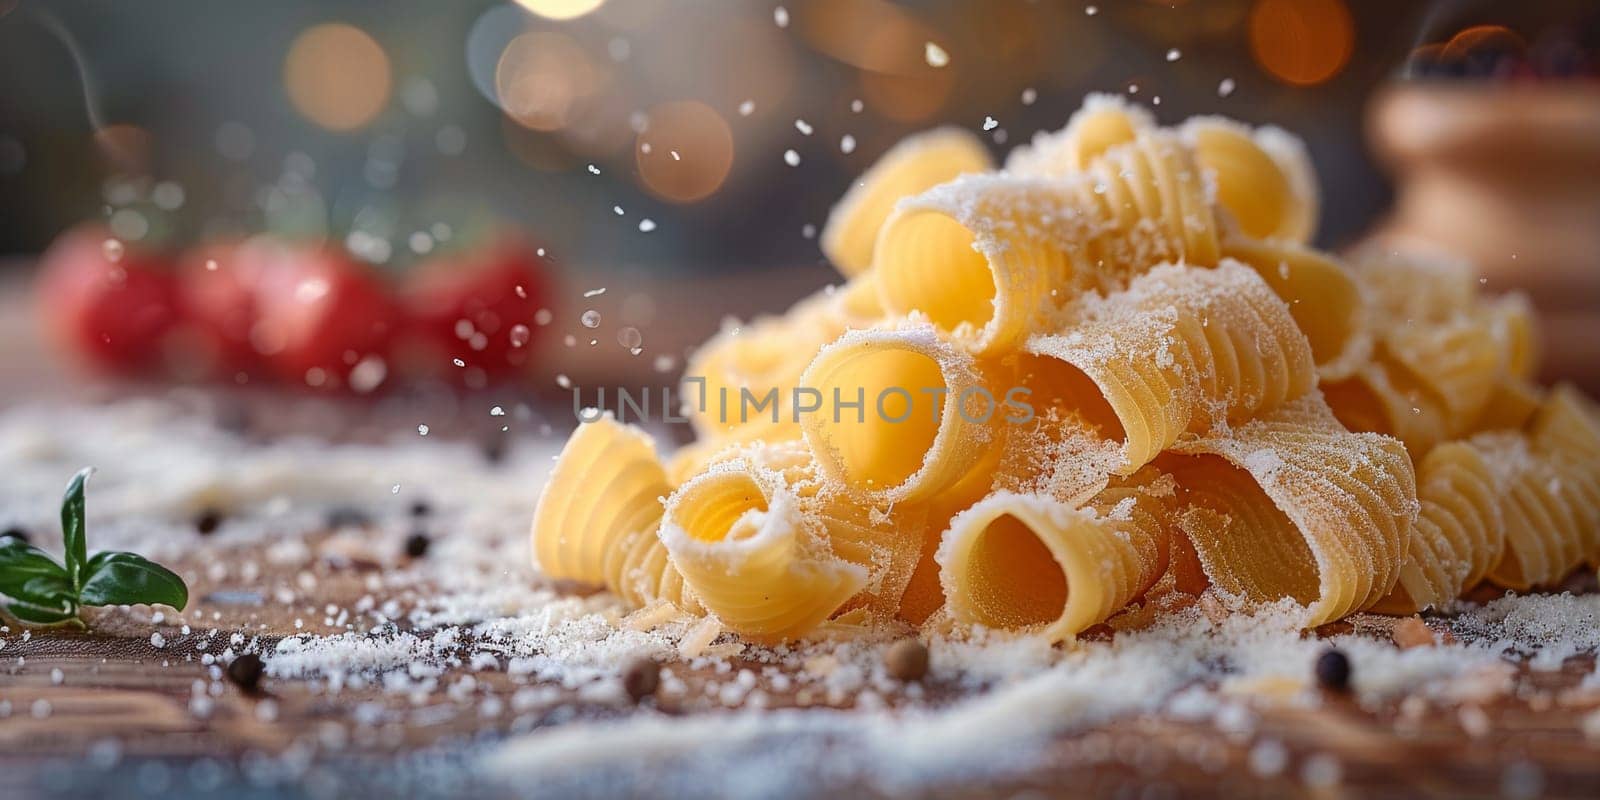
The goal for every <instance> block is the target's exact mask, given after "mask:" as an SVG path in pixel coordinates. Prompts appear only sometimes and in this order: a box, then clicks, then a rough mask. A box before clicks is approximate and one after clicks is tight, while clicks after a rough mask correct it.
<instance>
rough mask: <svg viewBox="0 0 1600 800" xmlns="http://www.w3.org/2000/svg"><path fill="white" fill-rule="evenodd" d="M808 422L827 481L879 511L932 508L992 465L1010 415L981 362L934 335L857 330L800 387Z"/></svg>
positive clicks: (828, 351) (826, 353) (916, 330)
mask: <svg viewBox="0 0 1600 800" xmlns="http://www.w3.org/2000/svg"><path fill="white" fill-rule="evenodd" d="M800 385H801V386H802V387H806V388H809V389H812V390H815V391H816V392H817V396H816V399H817V402H818V405H819V407H818V409H817V410H816V411H814V412H812V413H809V414H806V415H804V416H802V418H801V425H802V427H803V429H804V433H805V439H806V442H807V443H808V444H809V445H810V446H811V450H812V452H813V453H815V454H816V458H817V463H818V466H819V468H820V470H821V472H822V474H823V475H825V476H827V477H828V478H830V479H832V480H835V481H838V482H840V483H842V484H843V485H845V486H847V487H849V488H850V489H851V491H853V492H854V493H856V495H857V496H858V497H861V498H863V499H866V500H867V501H869V502H875V503H898V502H903V501H916V500H922V499H926V498H928V497H930V496H932V495H933V494H935V493H937V492H940V491H942V490H945V489H948V488H949V487H951V486H953V485H955V484H956V483H957V482H958V481H959V480H961V478H962V477H963V476H965V475H966V474H967V473H968V470H969V468H970V467H971V466H972V465H973V464H974V463H976V462H979V461H981V460H983V459H984V458H985V456H986V454H987V453H988V451H989V450H990V449H991V447H992V445H993V443H994V442H995V441H996V434H995V430H994V429H995V427H996V425H997V424H998V422H999V420H1000V418H1001V415H1003V414H1005V413H1006V412H1005V411H1004V410H1003V409H1002V408H1001V407H1000V404H1001V402H1003V399H1002V398H998V397H995V395H994V394H992V393H991V392H990V391H989V389H988V388H987V386H986V382H985V380H984V377H983V374H982V373H981V372H980V370H979V367H978V364H977V362H976V361H975V360H974V359H973V358H972V356H970V355H968V354H966V353H965V352H963V351H962V350H960V349H959V348H957V347H955V346H953V345H951V344H950V343H949V342H947V341H944V340H943V339H941V338H939V336H938V335H937V334H936V333H935V332H934V331H933V329H932V328H929V327H927V326H919V327H909V328H905V329H901V330H895V331H852V332H850V333H848V334H846V335H844V336H843V337H841V338H840V339H839V340H838V341H836V342H834V343H833V344H831V345H828V346H827V347H825V348H823V350H822V352H820V353H818V354H817V357H816V359H815V360H813V361H812V363H811V366H810V367H808V368H807V369H806V372H805V374H804V375H803V376H801V379H800Z"/></svg>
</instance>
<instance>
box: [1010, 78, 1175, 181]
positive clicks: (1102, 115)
mask: <svg viewBox="0 0 1600 800" xmlns="http://www.w3.org/2000/svg"><path fill="white" fill-rule="evenodd" d="M1155 126H1156V124H1155V119H1154V118H1153V117H1151V116H1150V112H1149V111H1146V110H1145V109H1144V108H1142V107H1140V106H1136V105H1133V104H1132V103H1129V102H1128V101H1127V100H1124V99H1123V98H1122V97H1121V96H1119V95H1113V94H1091V95H1089V96H1088V97H1087V98H1085V99H1084V103H1083V107H1082V108H1080V109H1078V110H1077V111H1076V112H1074V113H1073V115H1072V117H1071V118H1070V119H1068V120H1067V124H1066V126H1065V127H1063V128H1062V129H1061V130H1059V131H1054V132H1051V133H1044V132H1040V133H1038V134H1036V135H1034V137H1033V141H1032V142H1030V143H1028V144H1025V145H1022V146H1021V147H1018V148H1016V149H1015V150H1012V151H1011V154H1010V155H1009V156H1007V157H1006V171H1007V172H1009V173H1012V174H1015V175H1030V176H1038V177H1046V178H1059V177H1063V176H1066V175H1071V174H1073V173H1077V172H1082V171H1083V170H1084V169H1086V168H1088V166H1089V164H1091V163H1093V162H1094V160H1095V159H1096V158H1098V157H1099V156H1100V154H1101V153H1104V152H1105V151H1106V150H1109V149H1111V148H1113V147H1116V146H1117V145H1120V144H1126V143H1128V142H1131V141H1133V140H1134V139H1135V138H1136V137H1137V136H1138V135H1139V133H1140V132H1141V131H1148V130H1152V129H1154V128H1155Z"/></svg>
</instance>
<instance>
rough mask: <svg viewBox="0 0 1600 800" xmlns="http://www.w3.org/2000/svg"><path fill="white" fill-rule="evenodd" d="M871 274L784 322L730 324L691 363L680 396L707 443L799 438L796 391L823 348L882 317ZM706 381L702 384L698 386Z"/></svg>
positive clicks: (810, 302) (794, 310) (811, 301)
mask: <svg viewBox="0 0 1600 800" xmlns="http://www.w3.org/2000/svg"><path fill="white" fill-rule="evenodd" d="M875 298H876V290H875V288H874V285H873V282H872V279H871V276H861V277H858V278H855V279H853V280H851V281H850V282H849V283H847V284H845V286H843V287H841V288H837V289H836V288H834V287H829V288H827V289H823V290H822V291H819V292H817V293H816V294H813V295H811V296H810V297H807V298H805V299H803V300H801V301H800V302H798V303H796V304H795V305H794V306H793V307H791V308H790V309H789V310H788V311H786V312H784V313H783V314H782V315H780V316H773V317H763V318H759V319H756V320H754V321H752V322H750V323H748V324H743V325H739V324H728V325H724V327H723V330H722V331H721V332H720V333H718V334H717V335H716V336H715V337H713V338H712V339H711V340H710V341H708V342H706V343H705V344H704V345H702V346H701V347H700V349H699V350H697V351H696V352H695V353H694V355H693V356H691V357H690V359H689V363H688V367H687V369H686V370H685V371H684V377H685V383H684V386H683V391H682V397H683V399H684V401H685V404H686V405H687V406H688V411H689V418H690V421H691V422H692V423H693V424H694V426H695V430H696V432H697V433H698V434H699V435H700V436H702V437H705V438H708V439H718V438H733V439H737V440H742V441H750V440H754V439H763V440H767V441H781V440H788V439H798V438H799V437H800V427H799V424H798V423H797V422H796V421H795V412H794V408H793V399H794V391H793V390H794V387H795V385H796V382H797V381H798V380H799V378H800V373H801V372H803V371H805V368H806V365H808V364H810V363H811V359H812V357H814V356H815V355H816V353H817V351H818V350H821V349H822V347H823V346H824V345H826V344H828V343H829V342H831V341H833V340H834V339H835V338H837V337H838V336H839V334H841V333H844V332H845V331H846V330H849V329H851V328H857V327H866V326H868V325H870V324H872V323H873V322H875V321H876V320H877V319H878V317H879V316H880V315H881V309H879V308H878V307H877V305H876V303H875V302H872V300H875ZM701 381H703V383H700V382H701Z"/></svg>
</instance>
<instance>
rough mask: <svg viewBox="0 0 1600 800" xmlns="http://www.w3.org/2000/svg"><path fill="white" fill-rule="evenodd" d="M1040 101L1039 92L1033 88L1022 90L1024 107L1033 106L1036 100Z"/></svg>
mask: <svg viewBox="0 0 1600 800" xmlns="http://www.w3.org/2000/svg"><path fill="white" fill-rule="evenodd" d="M1038 99H1039V92H1038V90H1036V89H1034V88H1033V87H1032V86H1030V87H1028V88H1026V89H1023V90H1022V104H1023V105H1025V106H1031V105H1033V102H1034V101H1035V100H1038Z"/></svg>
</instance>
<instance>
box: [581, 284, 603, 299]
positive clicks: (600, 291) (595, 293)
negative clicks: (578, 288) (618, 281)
mask: <svg viewBox="0 0 1600 800" xmlns="http://www.w3.org/2000/svg"><path fill="white" fill-rule="evenodd" d="M605 293H606V287H604V286H602V287H600V288H598V289H590V290H588V291H586V292H584V293H583V296H584V297H599V296H600V295H603V294H605Z"/></svg>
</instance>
